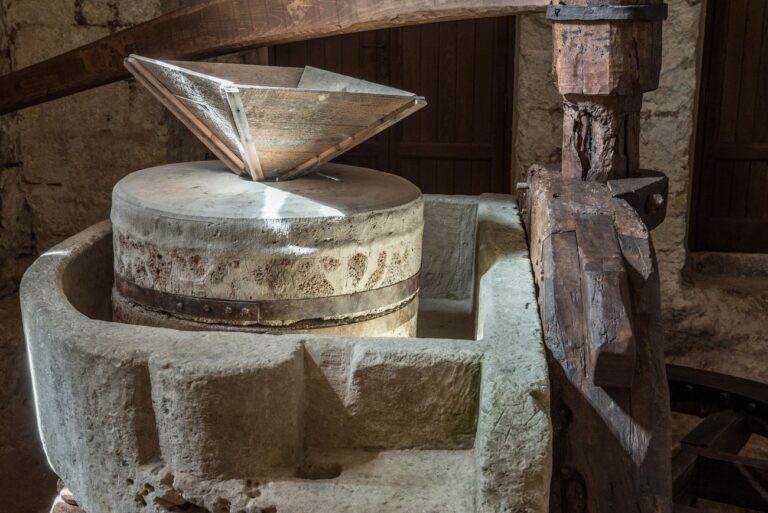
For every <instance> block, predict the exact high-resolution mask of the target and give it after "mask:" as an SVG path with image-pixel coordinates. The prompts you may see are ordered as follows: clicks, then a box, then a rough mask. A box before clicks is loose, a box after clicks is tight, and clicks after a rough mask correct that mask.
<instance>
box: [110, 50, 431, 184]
mask: <svg viewBox="0 0 768 513" xmlns="http://www.w3.org/2000/svg"><path fill="white" fill-rule="evenodd" d="M125 65H126V67H127V68H128V69H129V70H130V71H131V73H133V74H134V76H135V77H136V78H137V79H138V81H139V82H141V83H142V84H143V85H144V86H146V87H147V89H149V90H150V91H151V92H152V94H154V95H155V97H157V99H158V100H160V101H161V102H162V103H163V105H165V106H166V107H167V108H168V109H169V110H170V111H171V112H172V113H173V114H174V115H175V116H176V117H177V118H179V119H180V120H181V121H182V122H183V123H184V124H185V125H186V126H187V128H189V129H190V130H191V131H192V132H193V133H194V134H195V135H196V136H197V137H198V138H199V139H200V140H201V141H202V142H203V143H205V145H206V146H208V148H209V149H210V150H211V151H212V152H213V153H214V154H215V155H216V156H217V157H218V158H220V159H221V160H222V161H223V162H224V163H226V164H227V166H229V168H230V169H231V170H232V171H234V172H235V173H237V174H247V175H250V176H251V177H252V178H253V179H254V180H265V179H280V180H284V179H290V178H295V177H297V176H301V175H303V174H306V173H308V172H310V171H312V169H314V168H315V167H317V166H318V165H319V164H322V163H323V162H327V161H328V160H330V159H332V158H334V157H336V156H338V155H339V154H341V153H344V152H345V151H347V150H349V149H350V148H352V147H354V146H356V145H358V144H360V143H361V142H363V141H365V140H366V139H369V138H370V137H373V136H374V135H376V134H377V133H379V132H381V131H382V130H384V129H385V128H387V127H389V126H391V125H393V124H394V123H397V122H398V121H400V120H401V119H403V118H405V117H406V116H408V115H410V114H411V113H413V112H415V111H417V110H419V109H420V108H422V107H423V106H425V105H426V102H425V101H424V98H422V97H420V96H416V95H415V94H413V93H409V92H406V91H401V90H399V89H394V88H391V87H386V86H382V85H379V84H374V83H371V82H366V81H363V80H358V79H355V78H351V77H347V76H345V75H339V74H337V73H331V72H329V71H324V70H321V69H317V68H312V67H309V66H307V67H306V68H304V69H301V68H284V67H278V66H253V65H246V64H220V63H210V62H180V61H159V60H154V59H147V58H145V57H140V56H138V55H131V56H130V57H128V58H127V59H126V61H125Z"/></svg>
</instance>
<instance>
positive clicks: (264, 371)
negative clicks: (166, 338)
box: [149, 342, 304, 478]
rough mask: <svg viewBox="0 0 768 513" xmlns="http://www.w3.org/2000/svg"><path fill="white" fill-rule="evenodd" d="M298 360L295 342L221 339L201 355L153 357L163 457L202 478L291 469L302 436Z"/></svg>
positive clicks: (154, 397) (301, 385)
mask: <svg viewBox="0 0 768 513" xmlns="http://www.w3.org/2000/svg"><path fill="white" fill-rule="evenodd" d="M303 361H304V358H303V350H302V347H301V345H300V344H298V343H289V344H280V343H266V344H258V345H250V346H247V347H245V348H241V347H232V344H227V343H226V342H225V343H217V344H215V345H212V346H210V347H209V348H208V350H204V351H203V352H199V351H198V352H194V353H191V352H187V353H184V352H179V351H173V352H163V353H161V354H160V355H153V356H152V357H151V359H150V363H149V369H150V376H151V381H152V401H153V404H154V411H155V412H156V413H155V415H156V416H157V428H158V437H159V446H160V454H161V455H162V456H163V459H164V460H165V461H166V462H167V463H168V464H169V465H171V466H172V467H174V468H176V469H177V470H179V471H182V472H193V473H196V474H198V475H200V476H225V477H231V478H244V477H251V476H259V475H264V474H266V473H269V472H270V471H272V472H274V471H276V470H279V469H286V468H290V469H293V468H295V467H296V466H297V465H298V464H299V462H300V456H301V444H302V439H303V418H302V416H303V410H304V404H303V403H304V393H303V391H304V369H303ZM179 426H185V428H184V429H179ZM234 441H236V443H233V442H234Z"/></svg>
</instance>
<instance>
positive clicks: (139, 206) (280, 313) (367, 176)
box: [111, 161, 423, 336]
mask: <svg viewBox="0 0 768 513" xmlns="http://www.w3.org/2000/svg"><path fill="white" fill-rule="evenodd" d="M111 218H112V224H113V234H114V241H113V244H114V253H115V261H114V266H115V287H114V290H113V313H114V317H115V320H118V321H121V322H129V323H135V324H148V325H155V326H168V327H175V328H182V329H206V328H208V327H210V326H211V325H215V326H216V327H217V329H222V328H227V327H229V329H238V330H242V329H249V330H259V331H263V330H267V331H282V332H285V331H312V332H327V333H336V334H342V335H372V336H373V335H387V334H389V335H399V336H413V335H415V327H416V310H417V293H418V273H419V269H420V267H421V239H422V231H423V202H422V198H421V193H420V192H419V190H418V189H417V188H416V187H415V186H414V185H413V184H411V183H410V182H408V181H407V180H404V179H402V178H400V177H397V176H394V175H391V174H387V173H382V172H379V171H373V170H370V169H364V168H360V167H352V166H344V165H340V164H325V165H323V166H322V167H321V168H320V169H319V170H318V171H317V172H315V173H313V174H312V175H309V176H306V177H303V178H300V179H296V180H291V181H285V182H273V183H268V182H251V181H248V180H243V179H241V178H239V177H237V176H236V175H234V174H232V173H231V172H229V171H228V170H227V169H226V167H225V166H224V165H223V164H221V163H220V162H218V161H207V162H190V163H183V164H172V165H166V166H160V167H156V168H152V169H145V170H142V171H137V172H135V173H132V174H131V175H129V176H127V177H125V178H124V179H123V180H121V181H120V182H119V183H118V184H117V185H116V186H115V189H114V191H113V195H112V215H111Z"/></svg>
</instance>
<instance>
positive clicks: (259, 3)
mask: <svg viewBox="0 0 768 513" xmlns="http://www.w3.org/2000/svg"><path fill="white" fill-rule="evenodd" d="M295 4H296V2H293V1H291V0H212V1H208V2H201V3H199V4H198V5H195V6H192V7H188V8H185V9H179V10H177V11H174V12H172V13H169V14H166V15H164V16H161V17H159V18H156V19H154V20H151V21H148V22H146V23H143V24H141V25H137V26H135V27H132V28H129V29H126V30H123V31H121V32H118V33H116V34H113V35H110V36H107V37H105V38H103V39H100V40H98V41H95V42H93V43H91V44H88V45H85V46H82V47H80V48H77V49H75V50H72V51H70V52H67V53H65V54H62V55H59V56H57V57H53V58H52V59H49V60H47V61H43V62H41V63H38V64H35V65H32V66H29V67H27V68H24V69H21V70H18V71H14V72H12V73H10V74H7V75H4V76H2V77H0V91H3V94H2V95H1V96H0V115H2V114H7V113H9V112H13V111H16V110H19V109H22V108H25V107H29V106H32V105H36V104H39V103H43V102H46V101H49V100H53V99H56V98H61V97H63V96H67V95H70V94H74V93H77V92H80V91H85V90H87V89H91V88H93V87H97V86H100V85H104V84H108V83H110V82H114V81H117V80H121V79H124V78H128V76H129V74H128V72H127V70H126V69H125V68H124V67H123V59H124V58H125V57H127V56H128V55H129V54H131V53H137V54H141V55H144V56H147V57H154V58H160V59H206V58H209V57H215V56H218V55H224V54H227V53H232V52H235V51H241V50H246V49H249V48H255V47H261V46H269V45H274V44H280V43H287V42H291V41H298V40H303V39H313V38H318V37H324V36H333V35H337V34H345V33H350V32H361V31H365V30H378V29H383V28H389V27H396V26H402V25H413V24H419V23H432V22H438V21H449V20H460V19H467V18H482V17H491V16H509V15H513V14H517V13H520V12H525V11H532V10H543V9H544V8H545V7H546V5H547V4H549V0H469V1H462V0H441V1H440V2H435V1H434V0H345V1H343V2H337V1H336V0H317V1H313V2H300V3H299V7H295Z"/></svg>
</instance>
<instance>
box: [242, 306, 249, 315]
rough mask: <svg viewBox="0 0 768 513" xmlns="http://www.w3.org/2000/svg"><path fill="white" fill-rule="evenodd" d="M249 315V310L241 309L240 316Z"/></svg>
mask: <svg viewBox="0 0 768 513" xmlns="http://www.w3.org/2000/svg"><path fill="white" fill-rule="evenodd" d="M249 313H251V311H250V310H249V309H247V308H241V309H240V315H248V314H249Z"/></svg>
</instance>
